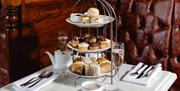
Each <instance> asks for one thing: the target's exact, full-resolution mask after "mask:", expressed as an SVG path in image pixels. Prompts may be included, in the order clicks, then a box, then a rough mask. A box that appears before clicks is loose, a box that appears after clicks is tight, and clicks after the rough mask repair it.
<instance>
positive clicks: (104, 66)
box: [97, 58, 111, 73]
mask: <svg viewBox="0 0 180 91" xmlns="http://www.w3.org/2000/svg"><path fill="white" fill-rule="evenodd" d="M97 61H98V64H99V66H100V68H101V73H108V72H110V71H111V62H110V61H109V60H108V59H106V58H98V59H97Z"/></svg>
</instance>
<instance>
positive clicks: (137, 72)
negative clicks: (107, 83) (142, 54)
mask: <svg viewBox="0 0 180 91" xmlns="http://www.w3.org/2000/svg"><path fill="white" fill-rule="evenodd" d="M144 66H145V64H143V65H142V66H141V67H140V68H138V69H137V71H136V72H134V73H131V74H130V75H138V74H139V70H140V69H142V68H143V67H144Z"/></svg>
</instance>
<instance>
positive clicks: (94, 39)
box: [89, 37, 97, 43]
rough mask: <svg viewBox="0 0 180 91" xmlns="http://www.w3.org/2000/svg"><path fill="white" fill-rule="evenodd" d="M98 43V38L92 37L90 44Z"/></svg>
mask: <svg viewBox="0 0 180 91" xmlns="http://www.w3.org/2000/svg"><path fill="white" fill-rule="evenodd" d="M96 42H97V39H96V37H91V38H90V40H89V43H96Z"/></svg>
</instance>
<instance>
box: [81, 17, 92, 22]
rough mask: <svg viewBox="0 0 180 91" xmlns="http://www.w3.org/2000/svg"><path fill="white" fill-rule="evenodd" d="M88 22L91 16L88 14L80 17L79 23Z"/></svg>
mask: <svg viewBox="0 0 180 91" xmlns="http://www.w3.org/2000/svg"><path fill="white" fill-rule="evenodd" d="M90 22H91V17H89V16H82V17H81V23H90Z"/></svg>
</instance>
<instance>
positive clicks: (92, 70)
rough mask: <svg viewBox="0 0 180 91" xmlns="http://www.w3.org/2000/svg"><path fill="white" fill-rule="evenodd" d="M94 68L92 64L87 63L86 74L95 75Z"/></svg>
mask: <svg viewBox="0 0 180 91" xmlns="http://www.w3.org/2000/svg"><path fill="white" fill-rule="evenodd" d="M94 72H95V71H94V68H93V66H92V65H91V64H87V65H85V75H86V76H94Z"/></svg>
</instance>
